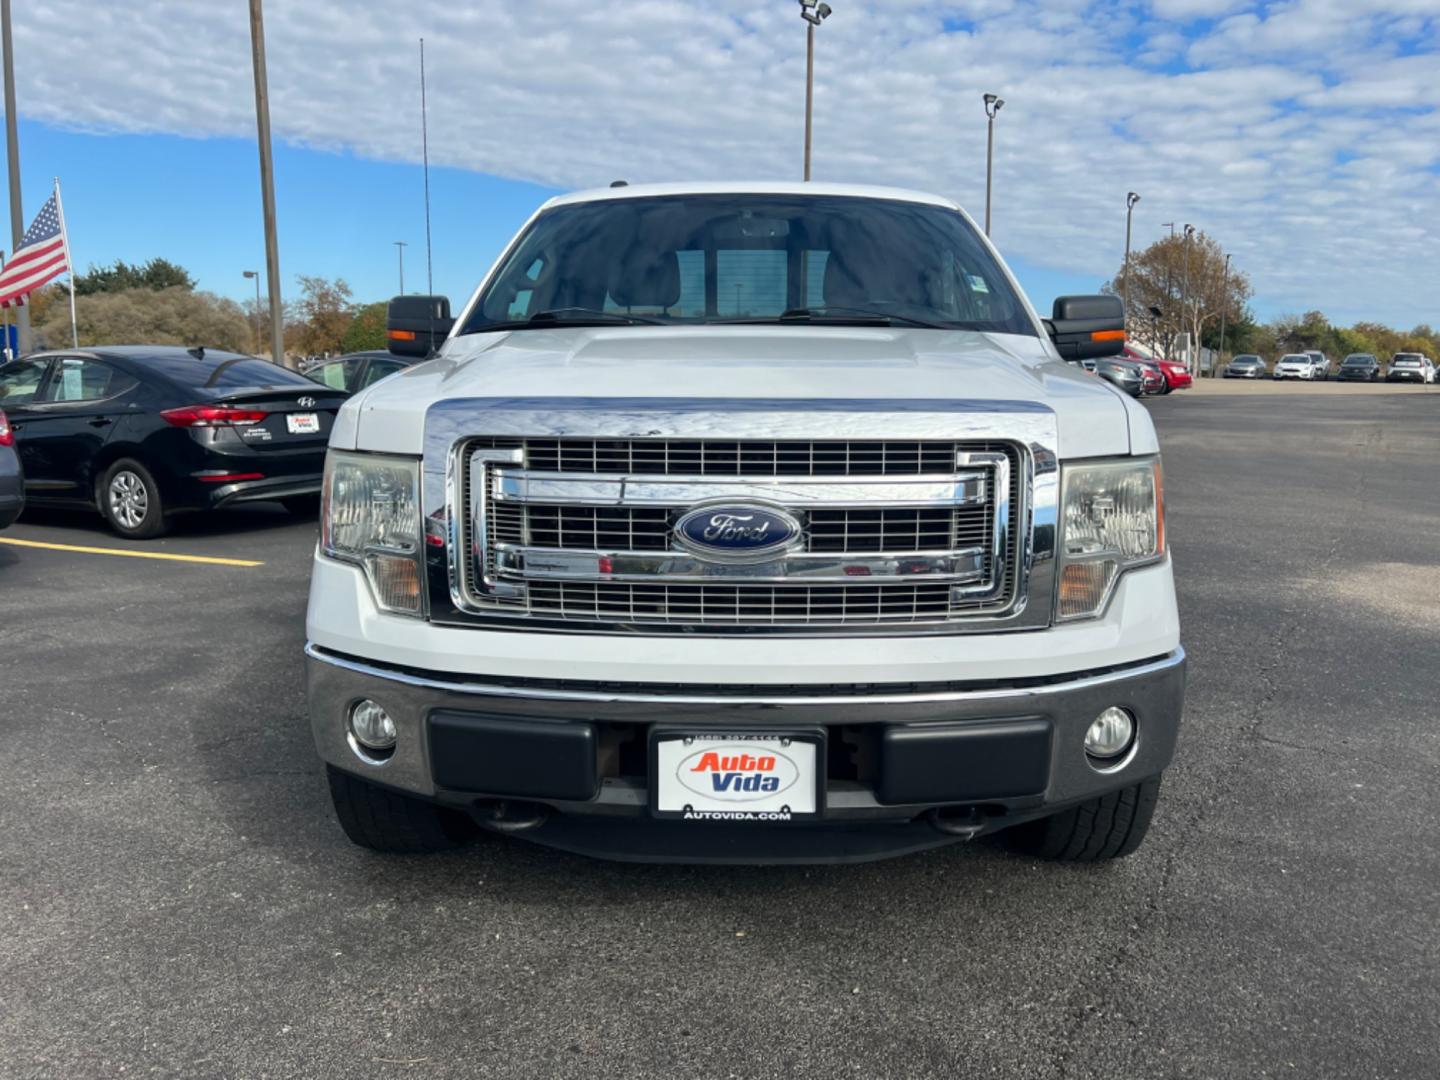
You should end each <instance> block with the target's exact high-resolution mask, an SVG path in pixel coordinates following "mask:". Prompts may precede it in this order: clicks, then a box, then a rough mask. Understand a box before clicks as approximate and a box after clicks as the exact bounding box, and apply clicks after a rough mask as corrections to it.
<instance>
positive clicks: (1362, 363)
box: [1342, 356, 1375, 367]
mask: <svg viewBox="0 0 1440 1080" xmlns="http://www.w3.org/2000/svg"><path fill="white" fill-rule="evenodd" d="M1374 362H1375V358H1374V357H1372V356H1347V357H1346V358H1345V363H1344V364H1343V365H1342V366H1343V367H1369V366H1370V365H1371V364H1373V363H1374Z"/></svg>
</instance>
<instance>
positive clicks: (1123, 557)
mask: <svg viewBox="0 0 1440 1080" xmlns="http://www.w3.org/2000/svg"><path fill="white" fill-rule="evenodd" d="M1164 557H1165V498H1164V493H1163V489H1162V485H1161V476H1160V459H1159V458H1127V459H1125V460H1121V461H1105V462H1096V463H1093V464H1091V463H1083V464H1078V465H1066V466H1065V467H1064V473H1063V474H1062V477H1061V514H1060V594H1059V598H1058V604H1057V611H1056V618H1057V619H1058V620H1060V621H1062V622H1064V621H1067V620H1071V619H1088V618H1093V617H1094V616H1096V615H1099V614H1100V613H1101V612H1102V611H1104V610H1105V605H1106V603H1108V602H1109V599H1110V594H1111V592H1112V591H1113V590H1114V588H1115V582H1116V581H1118V580H1119V578H1120V575H1121V574H1123V573H1124V572H1125V571H1126V570H1130V569H1133V568H1135V567H1137V566H1145V565H1148V564H1150V563H1155V562H1159V561H1160V560H1161V559H1163V558H1164Z"/></svg>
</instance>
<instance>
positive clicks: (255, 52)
mask: <svg viewBox="0 0 1440 1080" xmlns="http://www.w3.org/2000/svg"><path fill="white" fill-rule="evenodd" d="M250 51H251V54H252V57H251V58H252V60H253V61H254V65H255V141H256V143H258V144H259V147H260V201H261V205H262V208H263V213H264V218H265V277H266V280H267V281H268V282H269V285H270V358H271V359H272V360H274V361H275V363H277V364H279V365H280V366H281V367H284V366H285V324H284V322H283V316H284V312H283V311H282V310H281V306H280V241H279V240H278V239H277V238H276V235H275V159H274V157H273V156H272V155H271V150H270V85H269V82H268V81H267V79H266V75H265V19H264V16H263V15H262V13H261V10H260V0H250Z"/></svg>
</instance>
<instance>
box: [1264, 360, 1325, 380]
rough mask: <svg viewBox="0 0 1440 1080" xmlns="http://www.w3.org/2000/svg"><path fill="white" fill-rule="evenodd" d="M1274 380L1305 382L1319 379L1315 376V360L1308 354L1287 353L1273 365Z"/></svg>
mask: <svg viewBox="0 0 1440 1080" xmlns="http://www.w3.org/2000/svg"><path fill="white" fill-rule="evenodd" d="M1274 378H1275V379H1276V380H1277V381H1279V380H1280V379H1304V380H1306V381H1307V382H1309V381H1311V380H1314V379H1317V378H1319V375H1318V374H1316V368H1315V358H1314V356H1312V355H1311V354H1310V353H1287V354H1286V355H1285V356H1282V357H1281V358H1280V359H1279V361H1278V362H1277V363H1276V364H1275V375H1274Z"/></svg>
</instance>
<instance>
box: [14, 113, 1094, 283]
mask: <svg viewBox="0 0 1440 1080" xmlns="http://www.w3.org/2000/svg"><path fill="white" fill-rule="evenodd" d="M20 146H21V161H22V163H23V165H24V170H23V175H22V176H21V182H20V184H21V191H22V192H23V194H24V196H25V206H26V210H25V216H26V220H27V222H28V220H29V218H30V217H32V216H33V214H34V212H35V211H37V210H38V208H39V206H40V204H41V203H43V202H44V200H45V199H46V198H48V197H49V192H50V181H51V177H53V176H56V175H58V176H59V177H60V183H61V194H62V197H63V198H64V202H65V217H66V226H67V228H68V230H69V234H70V244H71V249H72V255H73V257H74V258H75V260H76V262H77V263H78V265H79V266H80V267H81V268H82V269H84V268H86V267H88V266H89V265H91V264H97V265H98V264H104V263H110V262H113V261H114V260H116V259H124V260H125V261H127V262H142V261H144V260H146V259H149V258H151V257H153V256H156V255H162V256H164V257H165V258H168V259H171V260H172V261H174V262H178V263H180V264H181V265H182V266H184V267H185V268H186V269H188V270H189V271H190V272H191V273H192V274H194V275H195V277H196V278H197V280H198V281H199V284H200V287H201V288H204V289H207V290H209V291H211V292H217V293H220V294H222V295H224V296H230V297H233V298H235V299H237V300H242V301H243V300H246V299H251V300H253V298H254V287H255V283H254V282H253V281H247V280H245V279H244V277H243V276H242V271H244V270H262V271H263V270H264V268H265V247H264V236H263V233H262V232H261V224H262V219H261V204H260V185H259V161H258V157H257V154H256V148H255V143H254V142H253V141H247V140H244V139H235V138H212V139H194V138H186V137H182V136H172V135H98V134H93V133H78V132H71V131H65V130H63V129H58V128H54V127H51V126H50V125H48V124H41V123H34V122H26V123H23V124H22V125H21V128H20ZM275 189H276V204H277V205H276V218H277V222H278V229H279V233H280V237H281V250H280V272H281V277H282V279H283V280H284V281H285V287H286V292H287V294H293V292H294V291H295V290H294V282H295V276H296V275H297V274H319V275H322V276H324V277H332V278H334V277H338V278H344V279H345V281H346V282H347V283H349V285H350V286H351V288H352V289H353V290H354V293H355V298H356V300H357V301H367V300H382V299H388V298H389V297H390V296H391V295H393V294H394V293H395V292H396V291H398V289H399V286H400V282H399V264H398V259H397V252H396V249H395V246H394V242H395V241H396V240H403V241H405V242H406V243H407V244H408V245H409V246H407V247H406V249H405V289H406V291H407V292H419V291H424V288H425V283H426V267H425V213H424V187H423V172H422V169H421V167H420V165H419V164H410V163H396V162H379V161H372V160H368V159H365V158H360V157H356V156H355V155H354V154H351V153H346V152H343V151H340V152H332V151H319V150H311V149H308V148H305V147H296V146H289V145H284V144H280V145H277V146H276V149H275ZM559 190H560V189H559V188H555V187H547V186H544V185H540V184H534V183H527V182H525V181H521V180H509V179H505V178H503V177H496V176H491V175H488V174H485V173H479V172H472V171H469V170H464V169H456V168H435V167H432V168H431V170H430V199H431V219H432V220H431V230H432V233H433V249H434V282H435V290H436V291H437V292H439V293H443V294H445V295H448V296H450V297H451V298H452V300H454V301H455V302H456V303H457V306H458V304H459V302H460V300H461V298H463V297H465V296H468V295H469V293H470V291H471V290H472V289H473V288H474V287H475V285H476V283H477V282H478V281H479V278H480V276H481V274H482V273H483V272H484V270H485V268H486V267H487V266H488V265H489V263H490V260H492V259H493V258H494V257H495V256H496V255H498V254H499V252H500V249H501V247H502V246H503V245H504V244H505V242H506V241H507V240H508V239H509V238H510V236H511V235H512V234H513V233H514V232H515V230H516V229H518V228H519V227H520V226H521V225H522V224H523V223H524V222H525V219H526V218H527V217H529V215H530V213H531V212H532V211H533V210H534V209H535V207H536V206H538V205H539V204H540V203H542V202H543V201H544V200H545V199H548V198H549V197H550V196H551V195H554V194H556V193H557V192H558V191H559ZM137 207H154V210H152V211H148V212H146V213H145V214H144V215H143V216H141V215H137V214H136V213H135V208H137ZM1013 269H1015V270H1016V273H1017V274H1019V275H1020V276H1021V278H1022V284H1024V286H1025V288H1026V290H1027V291H1028V292H1030V293H1031V295H1032V296H1033V297H1034V299H1035V301H1036V302H1037V303H1039V304H1041V305H1048V302H1049V300H1050V299H1051V298H1052V297H1053V296H1054V295H1058V293H1059V291H1063V290H1064V289H1066V288H1070V289H1077V288H1078V289H1090V288H1093V287H1094V286H1095V285H1096V283H1097V282H1096V280H1095V279H1093V278H1090V277H1087V276H1085V275H1083V274H1066V273H1063V272H1057V271H1054V270H1049V269H1046V268H1043V267H1034V266H1029V265H1027V264H1026V263H1025V262H1023V261H1016V262H1015V263H1014V266H1013ZM261 291H262V292H263V291H264V286H263V284H262V287H261Z"/></svg>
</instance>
